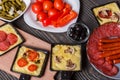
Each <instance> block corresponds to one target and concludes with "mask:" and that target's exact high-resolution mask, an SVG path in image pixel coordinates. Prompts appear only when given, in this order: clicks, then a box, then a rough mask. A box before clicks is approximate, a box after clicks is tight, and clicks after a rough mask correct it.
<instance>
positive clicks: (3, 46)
mask: <svg viewBox="0 0 120 80" xmlns="http://www.w3.org/2000/svg"><path fill="white" fill-rule="evenodd" d="M9 47H10V43H9V42H8V41H7V40H5V41H3V42H0V51H5V50H7V49H8V48H9Z"/></svg>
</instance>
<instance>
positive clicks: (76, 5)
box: [24, 0, 80, 33]
mask: <svg viewBox="0 0 120 80" xmlns="http://www.w3.org/2000/svg"><path fill="white" fill-rule="evenodd" d="M33 2H34V0H32V3H33ZM65 2H67V3H69V4H70V5H71V6H72V9H73V10H75V11H76V12H77V13H78V14H79V10H80V2H79V0H65ZM77 18H78V17H77ZM77 18H75V19H74V20H72V21H71V22H69V23H68V24H67V25H66V26H63V27H60V28H54V27H53V26H51V25H50V26H48V27H44V26H43V25H42V23H40V22H38V21H36V15H35V14H34V13H33V12H32V10H31V6H30V7H29V9H28V10H27V12H26V13H25V14H24V21H25V22H26V24H28V25H29V26H30V27H32V28H35V29H38V30H43V31H47V32H53V33H62V32H66V31H67V29H68V27H69V26H70V25H71V24H72V23H75V22H76V21H77Z"/></svg>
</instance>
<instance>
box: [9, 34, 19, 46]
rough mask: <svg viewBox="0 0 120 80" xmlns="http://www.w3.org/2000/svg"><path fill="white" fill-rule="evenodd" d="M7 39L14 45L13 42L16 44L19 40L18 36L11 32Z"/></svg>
mask: <svg viewBox="0 0 120 80" xmlns="http://www.w3.org/2000/svg"><path fill="white" fill-rule="evenodd" d="M7 40H8V41H9V42H10V44H11V45H13V44H15V43H16V42H17V40H18V37H17V36H16V35H15V34H13V33H10V34H8V36H7Z"/></svg>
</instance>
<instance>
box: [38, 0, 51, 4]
mask: <svg viewBox="0 0 120 80" xmlns="http://www.w3.org/2000/svg"><path fill="white" fill-rule="evenodd" d="M44 1H50V0H36V2H41V3H43V2H44Z"/></svg>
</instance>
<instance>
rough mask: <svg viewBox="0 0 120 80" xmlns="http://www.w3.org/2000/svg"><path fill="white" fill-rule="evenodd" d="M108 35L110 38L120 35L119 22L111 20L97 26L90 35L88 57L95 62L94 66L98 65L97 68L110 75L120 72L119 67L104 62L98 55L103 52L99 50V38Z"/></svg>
mask: <svg viewBox="0 0 120 80" xmlns="http://www.w3.org/2000/svg"><path fill="white" fill-rule="evenodd" d="M108 37H109V38H112V37H120V24H119V23H115V22H110V23H106V24H103V25H101V26H99V27H98V28H96V29H95V30H94V32H93V33H92V34H91V35H90V37H89V40H88V43H87V53H88V57H89V58H90V61H91V62H92V63H93V65H94V66H96V67H97V69H99V70H100V71H101V72H103V73H104V74H106V75H108V76H113V75H116V74H117V73H118V69H117V67H115V66H114V64H110V63H109V62H107V61H105V60H104V64H102V59H100V58H99V57H98V55H99V54H101V53H102V52H101V51H100V50H99V46H98V44H99V40H100V39H103V38H108ZM99 60H100V61H99ZM100 64H102V65H100Z"/></svg>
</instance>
